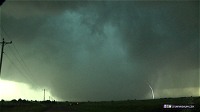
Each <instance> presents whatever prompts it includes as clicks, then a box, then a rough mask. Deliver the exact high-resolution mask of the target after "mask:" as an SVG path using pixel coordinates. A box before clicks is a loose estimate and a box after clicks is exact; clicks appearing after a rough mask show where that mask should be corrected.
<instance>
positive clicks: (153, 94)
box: [147, 83, 154, 99]
mask: <svg viewBox="0 0 200 112" xmlns="http://www.w3.org/2000/svg"><path fill="white" fill-rule="evenodd" d="M147 84H148V86H149V88H150V89H151V94H152V98H153V99H154V92H153V88H152V87H151V85H150V84H149V83H147Z"/></svg>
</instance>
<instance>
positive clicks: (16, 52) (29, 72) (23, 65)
mask: <svg viewBox="0 0 200 112" xmlns="http://www.w3.org/2000/svg"><path fill="white" fill-rule="evenodd" d="M2 31H3V32H4V34H5V35H6V36H7V38H9V36H8V34H7V33H6V31H5V30H4V27H3V26H2ZM9 39H10V38H9ZM12 46H13V49H14V50H13V49H12V51H13V55H14V57H15V58H16V59H17V61H18V62H19V63H20V64H21V66H22V67H23V68H24V70H25V72H26V73H27V74H29V76H30V77H31V76H33V74H32V72H31V70H30V68H29V67H28V66H27V64H26V63H25V61H24V60H23V58H22V57H21V55H20V53H19V50H18V49H17V47H16V46H15V44H14V43H13V44H12ZM10 49H11V47H10ZM14 51H15V52H14ZM17 55H18V56H17ZM31 78H32V79H33V77H31Z"/></svg>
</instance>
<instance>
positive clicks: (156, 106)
mask: <svg viewBox="0 0 200 112" xmlns="http://www.w3.org/2000/svg"><path fill="white" fill-rule="evenodd" d="M164 104H171V105H174V106H175V105H176V106H178V105H179V106H181V105H183V106H187V105H188V106H189V107H188V109H184V108H183V107H182V108H180V107H179V108H173V109H172V108H163V107H164ZM192 106H194V107H192ZM191 107H192V108H191ZM0 112H200V97H182V98H165V99H155V100H127V101H102V102H51V101H45V102H38V101H25V100H18V101H16V100H13V101H1V103H0Z"/></svg>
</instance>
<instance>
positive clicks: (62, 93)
mask: <svg viewBox="0 0 200 112" xmlns="http://www.w3.org/2000/svg"><path fill="white" fill-rule="evenodd" d="M21 3H22V4H21ZM13 7H14V9H16V10H15V11H16V12H15V13H12V12H13V11H12V10H13ZM21 11H22V12H21ZM198 11H199V6H198V2H120V1H118V2H91V1H90V2H80V1H79V2H61V1H59V2H55V1H54V2H39V1H37V2H7V3H5V5H4V6H3V8H2V24H3V27H5V30H6V31H7V32H8V33H9V34H10V35H11V37H12V39H13V41H14V42H16V44H17V46H18V47H19V49H20V50H22V54H23V57H24V59H25V61H26V62H27V63H28V64H29V66H30V68H31V69H32V71H33V74H34V75H33V76H32V77H34V78H33V79H35V80H37V82H38V85H40V86H46V87H48V88H50V89H51V92H52V94H54V95H56V96H58V97H60V98H62V99H65V100H119V99H134V98H150V96H147V95H148V93H150V89H149V88H148V85H147V84H146V82H147V81H148V82H150V84H151V85H152V86H153V88H154V89H155V92H156V90H157V91H158V93H157V95H158V96H160V97H165V95H166V94H164V93H162V90H164V89H180V88H181V89H184V88H196V87H198V86H199V85H198V81H199V77H198V70H199V65H198V64H199V61H198V59H199V53H198V52H199V46H198V44H199V35H198V31H199V16H198V14H199V12H198ZM30 12H31V13H30ZM8 52H9V51H8ZM12 68H13V69H14V67H12ZM5 69H6V68H5ZM13 71H14V70H13ZM9 73H10V74H14V73H13V72H12V71H10V72H9ZM4 77H6V76H4ZM7 78H8V76H7ZM10 79H11V80H16V81H24V82H26V81H25V80H21V79H19V78H17V77H14V78H12V76H10ZM27 83H28V82H27ZM159 91H161V92H160V93H159ZM192 92H195V93H196V94H198V93H197V92H198V90H197V91H192ZM168 93H169V96H172V97H173V95H174V94H175V93H173V92H171V93H170V91H168ZM176 94H177V95H179V96H181V95H185V93H184V91H182V93H176ZM175 96H176V95H175Z"/></svg>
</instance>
